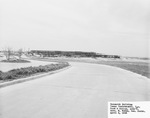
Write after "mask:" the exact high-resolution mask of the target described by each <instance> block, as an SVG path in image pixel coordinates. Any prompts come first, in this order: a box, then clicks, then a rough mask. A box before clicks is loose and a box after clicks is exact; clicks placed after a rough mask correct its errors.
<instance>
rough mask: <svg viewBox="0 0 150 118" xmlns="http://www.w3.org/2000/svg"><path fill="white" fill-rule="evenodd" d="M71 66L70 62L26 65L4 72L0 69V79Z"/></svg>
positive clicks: (10, 78) (15, 77)
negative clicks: (36, 65) (35, 65)
mask: <svg viewBox="0 0 150 118" xmlns="http://www.w3.org/2000/svg"><path fill="white" fill-rule="evenodd" d="M67 66H69V63H66V62H65V63H58V64H50V65H45V66H38V67H32V66H30V67H26V68H20V69H13V70H10V71H8V72H2V71H0V80H13V79H17V78H21V77H25V76H30V75H33V74H36V73H41V72H48V71H53V70H57V69H61V68H64V67H67Z"/></svg>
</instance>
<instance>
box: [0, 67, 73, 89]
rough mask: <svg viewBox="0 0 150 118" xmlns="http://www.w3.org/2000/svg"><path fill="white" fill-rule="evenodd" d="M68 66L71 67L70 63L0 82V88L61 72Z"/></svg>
mask: <svg viewBox="0 0 150 118" xmlns="http://www.w3.org/2000/svg"><path fill="white" fill-rule="evenodd" d="M70 67H71V65H69V66H67V67H65V68H62V69H59V70H55V71H50V72H46V73H41V74H40V73H39V74H37V75H33V76H30V77H26V78H20V79H17V80H12V81H9V82H4V83H1V84H0V88H3V87H6V86H10V85H14V84H18V83H22V82H26V81H30V80H34V79H39V78H41V77H44V76H48V75H51V74H55V73H58V72H61V71H63V70H66V69H69V68H70Z"/></svg>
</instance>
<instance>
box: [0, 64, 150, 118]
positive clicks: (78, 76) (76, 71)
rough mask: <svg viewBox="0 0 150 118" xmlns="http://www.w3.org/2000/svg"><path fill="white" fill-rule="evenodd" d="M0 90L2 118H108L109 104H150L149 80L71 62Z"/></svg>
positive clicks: (0, 113) (99, 66) (101, 66)
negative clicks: (58, 68) (62, 67)
mask: <svg viewBox="0 0 150 118" xmlns="http://www.w3.org/2000/svg"><path fill="white" fill-rule="evenodd" d="M71 65H72V67H71V68H69V69H67V70H65V71H62V72H59V73H56V74H53V75H49V76H46V77H42V78H40V79H36V80H32V81H28V82H24V83H19V84H16V85H12V86H7V87H4V88H1V89H0V118H107V102H108V101H149V100H150V80H149V79H147V78H145V77H141V76H139V75H137V74H134V73H132V72H129V71H125V70H122V69H119V68H116V67H110V66H104V65H97V64H84V63H71Z"/></svg>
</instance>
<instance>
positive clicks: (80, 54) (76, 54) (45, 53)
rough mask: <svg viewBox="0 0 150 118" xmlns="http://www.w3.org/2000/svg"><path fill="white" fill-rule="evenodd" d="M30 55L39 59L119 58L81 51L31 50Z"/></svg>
mask: <svg viewBox="0 0 150 118" xmlns="http://www.w3.org/2000/svg"><path fill="white" fill-rule="evenodd" d="M30 54H31V55H34V54H36V55H40V56H41V57H61V56H65V57H92V58H97V57H102V58H120V56H118V55H105V54H99V53H95V52H82V51H45V50H31V51H30Z"/></svg>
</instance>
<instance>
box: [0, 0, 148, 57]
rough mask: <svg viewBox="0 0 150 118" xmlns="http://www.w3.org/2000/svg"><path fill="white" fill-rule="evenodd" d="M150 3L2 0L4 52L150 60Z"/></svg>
mask: <svg viewBox="0 0 150 118" xmlns="http://www.w3.org/2000/svg"><path fill="white" fill-rule="evenodd" d="M149 6H150V0H0V50H2V49H3V48H5V47H11V48H13V49H19V48H23V49H26V50H28V49H30V50H32V49H39V50H62V51H89V52H97V53H104V54H116V55H121V56H132V57H150V48H149V45H150V42H149V40H150V7H149Z"/></svg>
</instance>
